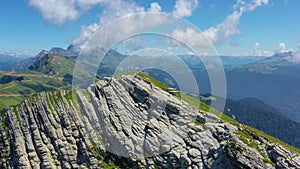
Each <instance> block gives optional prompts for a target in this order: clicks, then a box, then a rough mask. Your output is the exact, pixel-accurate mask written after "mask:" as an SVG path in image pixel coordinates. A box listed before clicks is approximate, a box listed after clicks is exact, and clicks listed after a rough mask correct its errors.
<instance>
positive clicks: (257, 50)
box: [252, 42, 274, 56]
mask: <svg viewBox="0 0 300 169" xmlns="http://www.w3.org/2000/svg"><path fill="white" fill-rule="evenodd" d="M252 55H255V56H272V55H274V52H272V51H267V50H262V49H261V46H260V43H259V42H256V43H255V44H254V46H253V52H252Z"/></svg>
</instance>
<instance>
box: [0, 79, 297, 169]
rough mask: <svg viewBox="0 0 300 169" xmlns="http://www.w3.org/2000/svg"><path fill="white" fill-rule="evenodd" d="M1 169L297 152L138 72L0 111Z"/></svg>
mask: <svg viewBox="0 0 300 169" xmlns="http://www.w3.org/2000/svg"><path fill="white" fill-rule="evenodd" d="M0 125H1V135H0V156H1V157H0V158H1V161H0V168H222V169H223V168H262V169H265V168H300V157H299V154H297V153H295V152H292V151H291V150H288V149H287V148H284V147H283V146H280V145H278V144H276V143H273V142H271V141H268V140H267V139H265V138H263V137H260V136H257V135H255V134H253V133H251V132H250V131H248V130H246V129H244V128H243V126H242V125H240V126H234V125H232V124H229V123H225V122H223V121H222V120H220V118H219V117H217V116H215V115H212V114H210V113H207V112H204V111H199V110H197V109H195V108H193V107H192V106H189V105H188V104H187V103H186V102H184V101H182V100H180V99H178V97H175V96H173V95H172V94H169V93H168V92H165V91H163V90H162V89H160V88H158V87H156V86H155V85H154V84H153V83H151V82H150V81H148V80H147V79H144V78H142V77H140V76H137V75H130V76H121V77H115V78H106V79H105V80H101V81H99V82H98V83H97V84H96V85H94V86H91V87H90V88H89V89H88V91H76V92H74V91H73V92H71V91H58V92H54V93H40V94H38V95H36V96H33V97H32V98H30V99H27V100H26V101H25V102H23V103H22V104H21V105H19V106H16V107H9V108H7V109H6V110H5V111H4V112H2V116H1V120H0Z"/></svg>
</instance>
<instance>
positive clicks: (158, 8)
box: [148, 2, 161, 12]
mask: <svg viewBox="0 0 300 169" xmlns="http://www.w3.org/2000/svg"><path fill="white" fill-rule="evenodd" d="M160 11H161V6H160V5H159V4H158V3H157V2H153V3H151V6H150V8H149V9H148V12H160Z"/></svg>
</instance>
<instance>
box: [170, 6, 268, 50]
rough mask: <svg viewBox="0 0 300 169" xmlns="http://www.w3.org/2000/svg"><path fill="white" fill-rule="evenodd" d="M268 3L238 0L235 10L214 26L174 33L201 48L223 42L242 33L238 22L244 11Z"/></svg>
mask: <svg viewBox="0 0 300 169" xmlns="http://www.w3.org/2000/svg"><path fill="white" fill-rule="evenodd" d="M267 3H268V0H253V1H251V2H249V3H246V2H245V1H243V0H238V1H237V3H236V4H235V5H234V9H235V10H234V11H233V12H232V13H231V14H230V15H228V16H227V17H226V19H225V20H224V21H223V22H222V23H220V24H218V25H216V26H212V27H210V28H208V29H207V30H205V31H203V32H198V31H196V30H191V28H187V29H186V30H181V29H176V30H174V31H173V33H172V35H173V36H175V37H177V38H180V39H182V38H183V39H184V41H186V42H189V44H190V45H191V46H193V47H199V48H205V47H207V46H210V44H217V43H223V42H225V41H227V40H228V39H229V38H231V37H232V36H233V35H236V34H240V30H239V29H238V24H239V22H240V19H241V17H242V15H243V13H244V12H250V11H253V10H254V9H256V8H257V7H260V6H262V5H266V4H267ZM208 41H210V42H208ZM175 45H177V44H175Z"/></svg>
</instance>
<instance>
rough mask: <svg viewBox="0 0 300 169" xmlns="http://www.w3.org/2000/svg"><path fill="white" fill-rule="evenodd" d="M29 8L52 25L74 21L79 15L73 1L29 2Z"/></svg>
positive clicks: (42, 0)
mask: <svg viewBox="0 0 300 169" xmlns="http://www.w3.org/2000/svg"><path fill="white" fill-rule="evenodd" d="M29 6H32V7H35V8H37V9H38V10H39V11H40V12H41V13H42V15H43V18H44V19H45V20H47V21H48V22H50V23H54V24H63V23H64V22H66V21H68V20H75V19H77V18H78V17H79V15H80V12H79V11H78V10H77V9H76V1H75V0H30V1H29Z"/></svg>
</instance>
